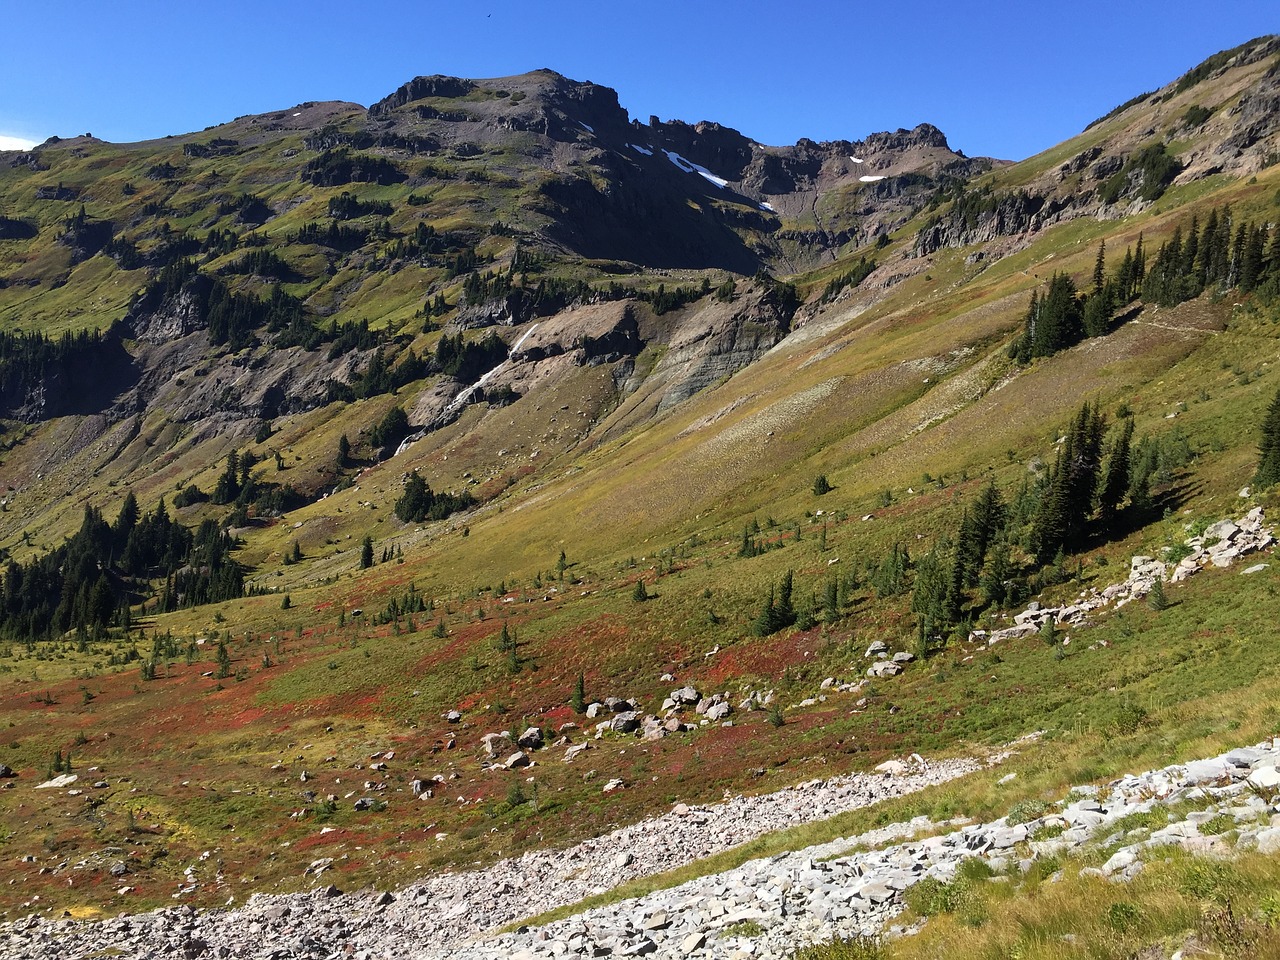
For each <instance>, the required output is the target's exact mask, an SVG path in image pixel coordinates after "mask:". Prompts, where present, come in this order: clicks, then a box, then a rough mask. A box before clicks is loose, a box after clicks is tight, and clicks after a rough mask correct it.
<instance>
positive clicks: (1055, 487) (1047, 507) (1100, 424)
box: [1032, 403, 1106, 564]
mask: <svg viewBox="0 0 1280 960" xmlns="http://www.w3.org/2000/svg"><path fill="white" fill-rule="evenodd" d="M1105 424H1106V421H1105V418H1104V417H1103V416H1102V414H1100V413H1099V412H1098V411H1097V409H1096V408H1094V407H1091V406H1090V405H1089V404H1088V403H1085V404H1084V406H1082V407H1081V408H1080V412H1079V413H1077V414H1076V418H1075V420H1074V421H1073V422H1072V425H1071V428H1070V429H1069V430H1068V431H1067V436H1066V438H1065V439H1064V441H1063V443H1062V446H1061V447H1059V448H1058V457H1057V460H1056V462H1055V464H1054V468H1053V472H1052V473H1051V474H1050V477H1049V485H1048V488H1047V489H1046V490H1045V493H1044V496H1043V498H1042V499H1041V502H1040V508H1039V509H1038V510H1037V511H1036V516H1035V520H1034V523H1033V529H1032V544H1033V549H1034V552H1035V556H1036V559H1037V561H1038V562H1040V563H1042V564H1043V563H1047V562H1048V561H1049V559H1050V558H1051V557H1053V556H1054V555H1055V554H1056V553H1057V552H1058V551H1059V550H1061V549H1062V548H1063V547H1064V546H1066V545H1068V544H1071V543H1073V542H1075V541H1076V540H1078V538H1079V537H1080V535H1081V534H1082V533H1083V531H1084V525H1085V521H1086V520H1087V519H1088V517H1089V514H1090V513H1091V512H1092V510H1093V498H1094V491H1095V489H1096V488H1097V483H1098V474H1099V470H1100V466H1101V448H1102V435H1103V430H1104V428H1105Z"/></svg>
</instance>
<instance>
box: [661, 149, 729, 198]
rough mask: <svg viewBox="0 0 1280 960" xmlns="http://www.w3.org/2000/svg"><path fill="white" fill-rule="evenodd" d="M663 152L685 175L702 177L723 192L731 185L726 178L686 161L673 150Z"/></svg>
mask: <svg viewBox="0 0 1280 960" xmlns="http://www.w3.org/2000/svg"><path fill="white" fill-rule="evenodd" d="M662 152H663V153H665V154H666V155H667V159H668V160H670V161H671V162H672V163H674V164H675V165H676V166H677V167H679V168H680V169H681V170H683V171H684V172H685V173H696V174H699V175H700V176H702V177H704V178H706V179H707V180H709V181H711V182H712V183H714V184H715V185H716V186H717V187H719V188H720V189H722V190H723V189H724V188H725V187H727V186H728V185H729V181H728V180H726V179H725V178H724V177H717V176H716V175H715V174H714V173H712V172H711V171H710V170H708V169H707V168H706V167H704V166H702V165H701V164H697V163H694V162H693V161H692V160H686V159H685V158H684V157H682V156H680V154H678V153H675V152H674V151H671V150H665V149H664V150H663V151H662Z"/></svg>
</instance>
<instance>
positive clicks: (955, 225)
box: [915, 37, 1280, 256]
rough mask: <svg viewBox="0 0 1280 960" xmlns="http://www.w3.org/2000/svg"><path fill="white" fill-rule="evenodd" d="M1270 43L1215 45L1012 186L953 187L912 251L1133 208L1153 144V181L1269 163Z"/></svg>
mask: <svg viewBox="0 0 1280 960" xmlns="http://www.w3.org/2000/svg"><path fill="white" fill-rule="evenodd" d="M1277 53H1280V39H1277V38H1275V37H1270V38H1264V39H1262V40H1259V41H1254V42H1251V43H1248V44H1244V45H1243V46H1241V47H1239V48H1237V49H1236V50H1235V51H1227V52H1226V53H1224V54H1218V55H1215V56H1214V57H1211V58H1210V59H1209V60H1206V61H1205V62H1204V63H1202V64H1201V65H1200V66H1198V67H1196V68H1195V69H1194V70H1192V71H1190V72H1189V73H1187V74H1185V75H1183V76H1182V77H1180V78H1179V79H1178V80H1176V81H1174V82H1173V83H1170V84H1168V85H1167V86H1165V87H1164V88H1162V89H1161V90H1159V91H1157V92H1155V93H1153V94H1151V95H1148V96H1145V97H1142V98H1139V99H1137V100H1135V101H1134V102H1133V103H1131V104H1129V105H1127V106H1126V108H1125V109H1123V110H1118V111H1116V112H1115V113H1114V114H1113V115H1109V116H1107V117H1105V118H1103V119H1102V120H1100V121H1098V122H1097V124H1095V125H1094V126H1096V127H1097V129H1098V130H1099V131H1101V132H1102V133H1103V135H1102V136H1101V137H1100V138H1098V137H1092V138H1090V139H1092V140H1094V142H1092V143H1090V144H1089V145H1088V146H1085V147H1084V148H1083V149H1081V150H1080V151H1079V152H1078V153H1076V154H1075V155H1074V156H1072V157H1071V158H1070V159H1069V160H1067V161H1066V162H1065V163H1062V164H1060V165H1058V166H1056V167H1052V168H1049V169H1046V170H1045V172H1043V173H1042V174H1040V175H1039V176H1036V177H1035V178H1033V179H1032V180H1030V182H1028V183H1027V184H1026V185H1025V186H1024V187H1023V188H1022V190H1020V191H1019V192H1018V193H1005V194H1000V195H987V196H978V197H975V196H974V195H972V194H970V195H969V196H967V197H965V196H961V197H959V198H958V199H957V200H956V201H955V202H954V203H952V204H951V205H950V206H949V207H947V208H946V209H945V210H944V211H943V212H942V213H941V214H939V215H938V216H937V217H935V218H933V219H931V220H930V221H929V222H928V223H927V224H926V225H925V226H924V227H923V228H922V229H921V230H920V231H919V234H918V235H917V238H916V247H915V252H916V254H917V255H919V256H927V255H929V254H931V253H934V252H935V251H937V250H939V249H941V248H944V247H963V246H968V245H970V244H975V243H984V242H988V241H991V240H993V239H996V238H999V237H1011V236H1018V235H1023V234H1033V233H1036V232H1038V231H1040V230H1042V229H1044V228H1045V227H1048V226H1051V225H1053V224H1055V223H1060V222H1063V221H1066V220H1071V219H1075V218H1077V217H1097V218H1100V219H1107V220H1111V219H1118V218H1120V217H1124V216H1130V215H1132V214H1134V213H1137V212H1139V211H1140V210H1142V209H1143V208H1144V207H1145V206H1147V205H1148V203H1150V201H1151V199H1152V198H1153V195H1158V192H1159V191H1158V190H1157V189H1153V179H1152V178H1153V176H1155V175H1156V174H1155V173H1154V172H1153V168H1152V164H1151V163H1149V162H1145V163H1144V157H1148V158H1149V157H1150V156H1151V155H1152V151H1155V152H1158V153H1160V152H1162V153H1163V154H1165V155H1167V156H1168V158H1169V163H1168V164H1167V166H1165V167H1163V168H1162V170H1163V171H1164V176H1165V177H1166V178H1167V183H1164V184H1162V186H1161V187H1160V189H1163V187H1164V186H1172V185H1177V184H1185V183H1191V182H1194V181H1197V180H1201V179H1203V178H1205V177H1207V176H1211V175H1213V174H1219V173H1231V174H1233V175H1237V176H1241V175H1247V174H1251V173H1255V172H1257V171H1258V170H1260V169H1262V168H1263V167H1265V166H1269V165H1270V164H1272V163H1274V162H1275V161H1276V158H1277V157H1280V63H1276V62H1275V57H1276V54H1277ZM1029 162H1034V160H1033V161H1029Z"/></svg>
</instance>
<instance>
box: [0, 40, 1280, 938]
mask: <svg viewBox="0 0 1280 960" xmlns="http://www.w3.org/2000/svg"><path fill="white" fill-rule="evenodd" d="M601 79H605V78H601ZM1278 516H1280V38H1277V37H1275V36H1268V37H1261V38H1259V39H1256V40H1252V41H1249V42H1247V43H1244V44H1242V45H1240V46H1238V47H1236V48H1234V49H1230V50H1225V51H1223V52H1221V53H1218V54H1216V55H1214V56H1212V57H1210V58H1209V59H1208V60H1206V61H1204V62H1203V63H1201V64H1199V65H1198V66H1193V67H1192V68H1191V69H1189V70H1188V71H1187V72H1186V73H1184V74H1183V75H1182V76H1180V77H1177V78H1176V79H1173V80H1172V81H1171V82H1169V83H1168V84H1167V85H1165V86H1163V87H1161V88H1159V89H1157V90H1153V91H1151V92H1148V93H1143V94H1140V95H1138V96H1135V97H1134V98H1133V99H1131V100H1129V101H1128V102H1126V103H1124V104H1121V105H1120V106H1118V107H1116V108H1115V109H1114V110H1111V111H1110V112H1109V113H1106V114H1105V115H1104V116H1101V117H1100V118H1099V119H1098V120H1096V121H1095V122H1094V123H1092V124H1090V125H1089V126H1088V127H1087V128H1086V129H1084V130H1083V131H1082V132H1080V133H1079V134H1078V135H1077V136H1075V137H1073V138H1072V139H1070V140H1067V141H1066V142H1064V143H1061V144H1059V145H1057V146H1053V147H1051V148H1050V149H1048V150H1045V151H1044V152H1042V153H1039V154H1037V155H1035V156H1032V157H1030V158H1029V159H1026V160H1022V161H1019V162H1008V161H1004V160H1000V159H995V158H987V157H969V156H966V155H964V154H963V153H962V152H960V151H958V150H955V149H953V148H952V146H951V145H950V144H949V142H948V139H947V137H946V135H945V134H944V133H943V131H941V130H939V129H937V128H936V127H934V126H932V125H930V124H927V123H922V124H920V125H918V126H915V127H914V128H912V129H899V130H896V131H893V132H882V133H872V134H869V135H867V136H866V137H865V139H862V140H857V141H833V142H815V141H813V140H807V139H802V140H800V141H799V142H798V143H796V144H794V145H790V146H765V145H763V144H760V143H757V142H756V141H754V140H752V139H750V137H749V136H748V135H747V134H745V133H741V132H739V131H737V130H734V129H731V128H730V127H727V126H723V125H721V124H718V123H715V122H711V121H703V122H699V123H696V124H694V123H686V122H683V121H680V120H666V121H663V120H660V119H658V118H657V117H651V118H650V119H649V121H648V122H647V123H646V122H640V121H638V120H633V119H631V117H630V116H629V115H628V113H627V111H626V110H625V109H623V107H622V106H621V105H620V103H619V99H618V95H617V93H615V91H614V90H612V89H610V88H608V87H606V86H601V85H598V84H596V83H591V82H583V81H577V80H571V79H568V78H566V77H564V76H561V75H560V74H558V73H555V72H552V71H551V70H538V71H535V72H531V73H526V74H522V75H518V76H510V77H502V78H497V79H461V78H455V77H447V76H421V77H417V78H415V79H412V80H410V81H409V82H407V83H405V84H404V85H403V86H401V87H399V88H398V89H396V90H395V91H393V92H391V93H390V94H389V95H388V96H386V97H385V98H384V99H382V100H379V101H378V102H376V103H374V104H373V105H372V106H369V107H367V108H366V107H364V106H361V105H359V104H356V103H347V102H332V101H330V102H305V103H301V104H298V105H297V106H294V107H292V108H289V109H285V110H278V111H275V112H272V113H267V114H260V115H248V116H242V117H239V118H237V119H235V120H231V121H229V122H226V123H223V124H220V125H217V126H213V127H210V128H208V129H205V130H203V131H201V132H199V133H185V134H174V135H172V136H167V137H164V138H161V139H157V140H150V141H146V142H141V143H109V142H106V141H103V140H98V139H95V138H93V137H90V136H87V135H86V136H81V137H74V138H70V139H59V138H56V137H54V138H50V139H49V140H47V141H46V142H44V143H41V144H39V145H38V146H36V147H34V148H32V149H30V150H26V151H16V150H15V151H2V152H0V723H2V724H3V726H4V727H5V728H6V731H7V732H6V734H5V735H4V736H2V737H0V954H3V955H4V956H7V957H14V958H18V957H22V958H42V960H43V958H50V960H52V958H58V960H62V958H67V957H96V956H103V957H106V956H122V957H186V958H190V960H196V958H205V957H209V958H215V957H216V958H231V957H253V958H277V960H284V958H330V957H342V958H347V957H358V958H367V960H383V958H393V957H394V958H411V957H412V958H419V957H450V958H454V960H456V958H473V957H474V958H486V960H498V958H504V957H522V958H559V960H564V958H576V957H603V956H615V957H628V956H647V955H652V956H655V957H678V958H684V957H695V958H701V957H707V958H746V957H751V958H778V960H791V958H797V960H841V958H859V960H862V958H868V960H871V958H926V957H927V958H948V960H950V958H962V957H963V958H972V957H982V958H993V960H994V958H1007V957H1020V958H1028V960H1030V958H1044V960H1068V958H1086V957H1088V958H1102V957H1105V958H1110V957H1115V958H1129V957H1142V958H1153V960H1154V958H1170V957H1183V956H1185V957H1191V956H1204V957H1231V958H1236V957H1241V958H1275V957H1280V769H1278V767H1280V745H1277V743H1276V741H1275V737H1276V735H1277V734H1280V669H1278V667H1277V663H1278V658H1277V651H1280V627H1278V626H1277V618H1276V611H1277V603H1278V599H1277V597H1278V589H1280V565H1277V563H1276V559H1275V548H1274V533H1273V528H1274V524H1275V522H1276V518H1277V517H1278Z"/></svg>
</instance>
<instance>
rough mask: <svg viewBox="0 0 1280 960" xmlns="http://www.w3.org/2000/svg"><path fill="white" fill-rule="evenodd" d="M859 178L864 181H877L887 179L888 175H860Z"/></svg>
mask: <svg viewBox="0 0 1280 960" xmlns="http://www.w3.org/2000/svg"><path fill="white" fill-rule="evenodd" d="M858 179H859V180H861V181H862V182H863V183H875V182H876V181H877V180H887V179H888V177H883V176H866V177H859V178H858Z"/></svg>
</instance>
